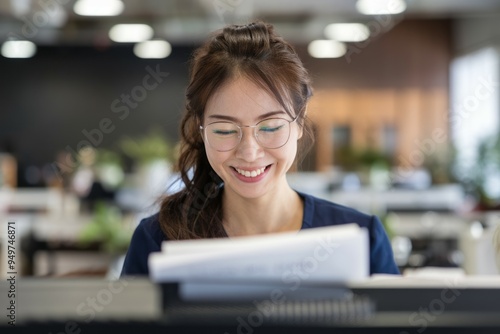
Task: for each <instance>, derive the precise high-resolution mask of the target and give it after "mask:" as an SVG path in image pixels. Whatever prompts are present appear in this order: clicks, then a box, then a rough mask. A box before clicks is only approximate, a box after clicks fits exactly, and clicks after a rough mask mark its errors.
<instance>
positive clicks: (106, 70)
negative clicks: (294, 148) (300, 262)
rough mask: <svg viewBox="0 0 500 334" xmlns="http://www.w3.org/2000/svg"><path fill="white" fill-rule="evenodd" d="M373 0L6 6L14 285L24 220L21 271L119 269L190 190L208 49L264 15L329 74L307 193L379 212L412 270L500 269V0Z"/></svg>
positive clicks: (68, 0) (320, 90)
mask: <svg viewBox="0 0 500 334" xmlns="http://www.w3.org/2000/svg"><path fill="white" fill-rule="evenodd" d="M96 3H97V5H96ZM373 3H374V2H373V1H372V2H370V1H362V0H359V1H354V0H309V1H298V0H294V1H287V0H273V1H265V0H238V1H229V0H172V1H164V0H142V1H138V0H137V1H135V0H123V1H119V0H114V1H104V0H100V1H97V2H96V1H85V0H77V1H75V0H64V1H63V0H10V1H8V0H1V1H0V43H1V44H2V45H1V52H2V55H1V56H0V75H1V80H0V97H1V99H0V226H2V227H1V232H0V236H1V237H2V239H1V242H2V245H3V246H2V254H3V255H2V256H1V257H0V263H1V266H2V271H1V273H2V275H4V274H5V273H6V272H7V270H4V269H5V268H6V266H7V262H6V259H7V257H6V255H5V254H6V253H5V252H6V247H5V245H6V242H7V240H8V232H7V227H6V226H7V222H15V225H16V242H17V246H18V248H19V250H20V251H18V253H17V254H16V256H17V263H19V264H21V265H22V268H21V269H20V273H21V275H22V276H37V277H65V276H81V275H94V276H101V277H104V276H107V277H116V275H117V273H119V267H120V259H121V258H122V255H123V254H124V252H125V251H126V249H127V245H128V242H129V240H130V236H131V233H132V231H133V229H134V227H135V226H136V225H137V223H138V222H139V220H140V219H141V218H142V217H145V216H148V215H150V214H152V213H154V212H155V211H156V210H157V202H156V200H157V199H158V197H159V196H160V195H162V194H165V193H168V192H172V191H176V189H178V188H179V187H180V185H179V183H178V182H176V181H175V180H176V174H175V172H173V170H172V165H173V164H174V161H175V157H176V143H177V140H178V124H179V120H180V118H181V114H182V111H183V103H184V90H185V88H186V85H187V77H188V60H189V57H190V55H191V52H192V51H193V49H194V48H196V47H197V46H199V45H200V43H201V42H202V41H203V40H204V39H205V38H206V37H207V35H208V32H210V31H213V30H215V29H218V28H221V27H223V26H224V25H225V24H230V23H245V22H249V21H252V20H254V19H262V20H265V21H267V22H270V23H272V24H274V25H275V28H276V30H277V31H278V32H279V33H280V34H282V35H283V36H284V37H285V39H287V40H288V41H290V42H291V43H292V44H293V45H294V46H295V47H296V49H297V51H298V53H299V54H300V57H301V59H302V60H303V62H304V64H305V66H306V67H307V69H308V70H309V71H310V73H311V75H312V78H313V82H314V97H313V98H312V101H311V103H310V106H309V111H308V112H309V116H310V118H311V120H312V122H313V124H314V127H315V137H316V138H315V145H314V147H313V149H312V150H311V151H310V152H309V153H308V154H307V156H306V158H305V159H304V161H302V162H300V163H298V165H297V166H296V167H295V168H294V170H293V171H291V172H290V174H289V180H290V183H291V184H292V185H293V186H294V187H295V188H296V189H297V190H302V191H305V192H309V193H311V194H313V195H315V196H318V197H323V198H326V199H329V200H331V201H334V202H337V203H340V204H344V205H348V206H352V207H355V208H357V209H359V210H362V211H364V212H367V213H373V214H376V215H378V216H379V217H380V218H381V219H382V220H383V222H384V225H385V227H386V230H387V232H388V233H389V236H390V237H391V242H392V245H393V249H394V254H395V257H396V261H397V263H398V265H399V266H400V268H401V270H402V271H403V272H411V271H414V270H419V269H422V268H426V267H441V268H453V270H458V271H460V272H462V273H464V274H466V275H495V274H498V273H499V271H498V270H499V269H498V267H497V265H496V263H498V260H495V246H494V237H493V236H494V231H495V228H496V226H498V225H500V216H499V211H498V210H499V209H500V190H499V189H500V136H499V135H500V127H499V124H500V123H499V122H500V120H499V119H500V117H499V113H500V105H499V100H500V91H499V74H500V67H499V64H500V62H499V59H500V1H498V0H475V1H468V0H406V1H403V0H401V1H396V0H391V1H388V2H386V3H382V2H380V3H381V5H380V6H379V7H370V5H373ZM106 11H107V12H106ZM497 247H498V246H497ZM497 252H498V249H497Z"/></svg>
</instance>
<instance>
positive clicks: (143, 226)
mask: <svg viewBox="0 0 500 334" xmlns="http://www.w3.org/2000/svg"><path fill="white" fill-rule="evenodd" d="M164 240H166V237H165V235H164V234H163V232H162V230H161V228H160V221H159V215H158V214H155V215H153V216H150V217H148V218H144V219H142V220H141V222H140V223H139V225H138V226H137V227H136V229H135V231H134V234H133V235H132V240H131V241H130V245H129V248H128V251H127V254H126V256H125V262H124V265H123V269H122V276H123V275H148V274H149V270H148V264H147V263H148V257H149V254H151V253H153V252H159V251H161V244H162V242H163V241H164Z"/></svg>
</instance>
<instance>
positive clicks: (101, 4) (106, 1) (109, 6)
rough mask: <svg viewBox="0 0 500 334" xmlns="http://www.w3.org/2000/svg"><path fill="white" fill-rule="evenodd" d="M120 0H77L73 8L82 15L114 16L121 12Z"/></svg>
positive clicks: (121, 4)
mask: <svg viewBox="0 0 500 334" xmlns="http://www.w3.org/2000/svg"><path fill="white" fill-rule="evenodd" d="M123 7H124V5H123V2H121V1H120V0H78V1H77V2H76V3H75V5H74V7H73V10H74V11H75V13H77V14H78V15H82V16H116V15H120V14H121V13H122V12H123Z"/></svg>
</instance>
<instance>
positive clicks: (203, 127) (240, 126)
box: [200, 115, 299, 152]
mask: <svg viewBox="0 0 500 334" xmlns="http://www.w3.org/2000/svg"><path fill="white" fill-rule="evenodd" d="M298 118H299V116H298V115H297V116H295V117H294V118H293V120H291V121H289V120H287V119H285V118H282V117H269V118H266V119H263V120H261V121H259V122H257V123H256V124H255V125H239V124H236V123H235V122H231V121H217V122H212V123H209V124H207V125H206V126H203V125H200V131H201V133H202V137H203V138H204V139H205V140H206V141H207V143H208V145H210V147H212V148H213V149H214V150H216V151H217V152H229V151H231V150H234V149H235V148H236V147H238V145H239V144H240V143H241V139H242V138H243V128H253V137H254V138H255V140H256V141H257V143H259V145H260V146H262V147H263V148H266V149H268V150H275V149H278V148H281V147H283V146H285V145H286V144H287V143H288V141H289V140H290V134H291V125H292V123H295V121H297V119H298ZM270 119H282V120H284V121H286V122H288V137H287V139H286V141H285V142H284V143H283V144H282V145H280V146H278V147H272V148H271V147H266V146H264V145H263V144H262V143H261V142H260V140H259V135H258V134H257V131H256V129H257V127H258V125H259V124H260V123H262V122H265V121H268V120H270ZM215 123H231V124H234V125H235V126H236V127H237V128H238V130H239V135H238V143H236V145H234V147H232V148H230V149H228V150H218V149H216V148H215V147H213V146H212V144H210V141H209V140H208V138H207V134H206V131H205V130H206V129H207V126H209V125H212V124H215Z"/></svg>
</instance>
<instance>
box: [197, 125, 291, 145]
mask: <svg viewBox="0 0 500 334" xmlns="http://www.w3.org/2000/svg"><path fill="white" fill-rule="evenodd" d="M296 120H297V117H295V118H294V119H293V120H292V121H289V120H286V119H283V118H267V119H265V120H262V121H260V122H259V123H257V124H255V125H237V124H235V123H233V122H226V121H224V122H214V123H210V124H208V125H206V126H200V130H201V131H204V138H205V140H206V141H207V142H208V144H209V145H210V147H212V148H213V149H215V150H217V151H219V152H226V151H231V150H232V149H234V148H235V147H236V146H238V144H239V143H240V142H241V138H242V137H243V130H242V128H253V135H254V137H255V139H256V140H257V142H258V143H259V144H260V145H261V146H262V147H264V148H269V149H274V148H280V147H282V146H284V145H285V144H286V143H287V142H288V139H289V138H290V124H292V123H293V122H295V121H296Z"/></svg>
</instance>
